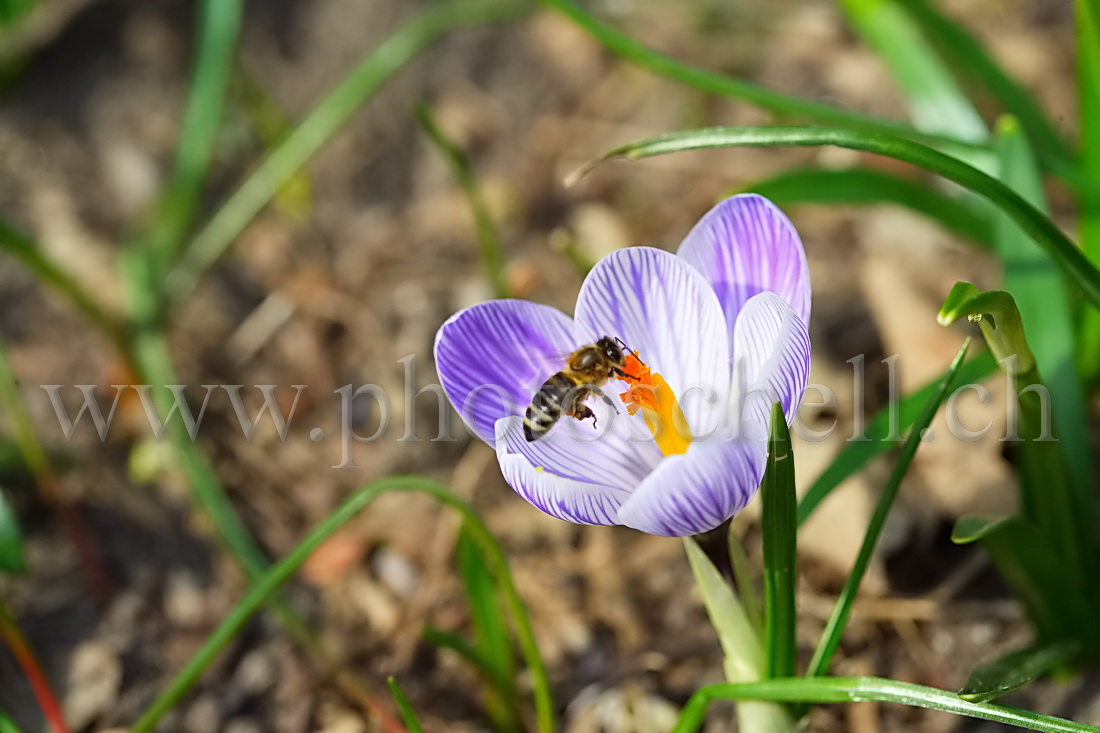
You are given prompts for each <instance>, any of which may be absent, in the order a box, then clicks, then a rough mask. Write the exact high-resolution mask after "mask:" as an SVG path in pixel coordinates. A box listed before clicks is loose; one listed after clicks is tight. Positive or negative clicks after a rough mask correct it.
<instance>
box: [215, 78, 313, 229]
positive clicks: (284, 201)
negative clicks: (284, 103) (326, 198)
mask: <svg viewBox="0 0 1100 733" xmlns="http://www.w3.org/2000/svg"><path fill="white" fill-rule="evenodd" d="M234 82H235V84H234V86H235V91H236V94H235V99H237V100H239V103H240V105H241V107H242V109H243V110H244V112H245V114H247V115H248V121H249V123H250V124H251V126H252V129H253V131H254V132H255V134H256V137H257V138H258V139H259V141H260V144H261V145H262V146H263V149H264V150H265V151H266V150H271V149H272V148H275V147H276V146H278V144H279V143H281V142H282V141H283V138H285V137H286V136H287V135H289V134H290V131H291V130H293V129H294V125H293V121H292V120H291V119H290V117H289V116H288V115H287V113H286V112H285V111H284V110H283V108H282V107H281V106H280V105H279V102H278V101H277V100H276V99H275V97H274V96H273V95H272V94H271V93H270V92H269V91H268V90H267V89H266V88H265V87H264V85H263V84H261V83H260V81H259V80H258V79H256V78H255V77H254V76H252V75H251V74H249V73H248V71H247V70H245V69H242V68H238V69H237V73H236V76H235V77H234ZM272 205H273V206H274V208H275V209H276V210H278V212H279V213H280V214H282V215H283V216H284V217H286V218H287V219H288V220H290V221H292V222H295V223H298V222H302V221H305V220H306V219H308V218H309V216H310V214H311V213H312V212H313V183H312V181H311V180H310V177H309V170H308V169H307V168H299V169H298V170H297V171H296V172H295V173H294V175H292V176H291V177H290V178H289V179H288V180H287V182H286V183H284V184H283V185H282V186H280V187H279V189H278V190H277V191H276V192H275V194H274V195H273V197H272Z"/></svg>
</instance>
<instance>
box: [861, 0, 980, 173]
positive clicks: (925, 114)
mask: <svg viewBox="0 0 1100 733" xmlns="http://www.w3.org/2000/svg"><path fill="white" fill-rule="evenodd" d="M840 6H841V7H842V8H843V9H844V11H845V14H846V15H847V16H848V19H849V21H851V23H852V25H853V26H854V27H855V29H856V31H857V32H858V33H859V34H860V35H861V36H862V37H863V40H864V41H866V42H867V44H868V45H869V46H871V47H872V48H873V49H874V50H875V52H876V53H878V55H879V56H880V57H882V59H883V60H884V61H885V62H886V64H887V65H888V66H889V67H890V70H891V71H892V72H893V74H894V78H895V79H896V80H897V82H898V85H899V86H900V87H901V90H902V93H903V95H904V97H905V101H906V104H907V106H908V107H909V117H910V119H912V120H913V125H914V126H915V127H916V128H917V129H918V130H923V131H925V132H932V133H939V134H946V135H951V136H952V137H958V138H961V139H963V140H969V141H971V142H984V141H985V140H987V139H988V138H989V131H988V130H987V129H986V126H985V123H984V122H983V121H982V118H981V117H980V116H979V115H978V113H977V111H975V109H974V106H973V105H972V104H970V101H969V100H967V98H966V96H965V95H964V94H963V93H962V90H961V89H959V87H958V85H957V84H956V83H955V80H954V78H952V76H951V73H950V72H949V71H948V70H947V68H946V67H945V66H944V65H943V64H942V63H941V62H940V59H939V57H938V56H937V55H936V53H935V51H934V50H933V49H932V48H931V47H930V46H929V45H928V42H927V41H926V40H925V38H924V36H923V34H922V33H921V31H920V29H919V27H918V26H917V25H916V23H915V22H914V21H913V19H912V18H911V17H910V16H909V15H908V14H907V13H906V12H905V10H904V9H903V8H902V7H901V6H900V5H899V4H898V3H897V2H895V0H840ZM960 157H961V156H960Z"/></svg>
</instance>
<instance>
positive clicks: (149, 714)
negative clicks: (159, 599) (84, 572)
mask: <svg viewBox="0 0 1100 733" xmlns="http://www.w3.org/2000/svg"><path fill="white" fill-rule="evenodd" d="M404 491H419V492H422V493H425V494H427V495H429V496H431V497H432V498H434V499H435V500H437V501H439V502H441V503H442V504H445V505H447V506H448V507H450V508H452V509H454V510H456V511H457V512H459V513H460V514H461V515H462V518H463V520H464V521H465V522H466V526H467V529H468V531H469V532H470V534H471V536H472V537H473V539H474V540H475V541H476V542H477V543H478V546H479V547H480V548H481V551H482V552H483V553H484V558H485V562H486V563H487V565H488V566H489V569H490V571H491V572H492V573H493V577H494V578H495V580H496V582H497V583H498V584H499V586H500V591H501V595H502V597H503V598H504V600H505V603H506V604H507V606H508V612H509V614H510V615H511V616H512V622H513V623H514V624H515V628H516V635H517V637H518V639H519V644H520V649H521V650H522V651H523V656H524V659H525V661H526V662H527V669H528V672H529V673H530V675H531V682H532V686H533V688H534V695H535V715H536V719H537V721H538V730H539V732H540V733H553V731H554V704H553V700H552V698H551V697H550V683H549V678H548V677H547V674H546V667H545V666H544V665H543V663H542V657H541V656H540V655H539V651H538V643H537V642H536V640H535V635H534V631H533V629H532V628H531V619H530V616H529V615H528V614H527V609H526V608H525V607H524V604H523V600H522V599H521V598H520V597H519V594H518V593H517V591H516V587H515V584H514V583H513V581H512V576H511V572H510V571H509V569H508V561H507V559H506V558H505V557H504V553H503V551H502V550H501V549H500V545H499V544H498V543H497V541H496V539H495V538H494V537H493V535H492V533H491V532H490V531H489V529H488V528H487V527H486V526H485V524H484V522H483V521H482V520H481V518H480V517H479V516H478V514H477V512H476V510H475V509H474V508H473V507H472V506H471V505H470V504H469V503H467V502H466V501H464V500H463V499H461V498H459V497H458V496H456V495H455V494H454V493H453V492H451V490H450V489H448V488H447V487H446V486H444V485H443V484H440V483H438V482H436V481H432V480H431V479H428V478H423V477H420V476H391V477H389V478H384V479H380V480H378V481H375V482H373V483H371V484H368V485H367V486H364V487H363V488H361V489H359V490H358V491H356V492H355V493H353V494H352V495H351V496H350V497H348V498H347V499H346V500H345V501H344V503H343V504H341V505H340V506H339V507H337V508H336V509H335V510H334V511H333V512H332V513H331V514H329V515H328V516H327V517H326V518H325V519H324V520H322V521H321V523H320V524H318V525H317V527H316V528H314V529H313V530H312V531H311V532H310V533H309V534H307V535H306V537H305V538H304V539H303V540H302V541H301V542H300V543H298V545H297V546H296V547H295V548H294V549H293V550H291V551H290V553H288V554H287V555H286V556H285V557H284V558H283V559H281V560H280V561H279V562H277V563H275V565H273V566H272V567H271V568H270V569H269V570H268V571H267V572H265V573H264V574H263V576H262V577H260V578H259V579H258V580H257V582H255V583H254V584H253V585H252V587H251V588H250V589H249V591H248V593H247V595H245V597H244V598H243V599H242V600H241V601H240V602H239V603H238V604H237V605H236V606H234V608H233V610H232V611H230V612H229V613H228V614H227V615H226V616H225V618H223V619H222V622H221V623H220V624H219V625H218V627H217V628H216V629H214V631H213V633H211V634H210V636H209V637H208V638H207V640H206V641H205V642H204V643H203V645H202V647H200V648H199V650H198V651H197V652H196V653H195V654H194V656H192V657H191V659H190V660H189V661H188V662H187V664H186V665H184V667H183V669H182V670H180V671H179V673H177V674H176V676H175V677H174V678H173V679H172V682H171V683H170V684H169V685H168V687H167V688H166V689H165V690H164V691H163V692H162V693H161V694H160V695H159V696H158V697H157V699H156V700H154V701H153V703H152V704H151V705H150V706H149V707H148V708H147V709H146V710H145V712H144V713H143V714H142V715H141V717H140V718H139V719H138V721H137V722H136V723H135V724H134V725H133V726H132V727H131V728H130V731H131V733H149V731H151V730H152V729H153V728H154V727H155V726H156V725H157V723H158V722H159V721H160V719H161V718H163V717H164V714H165V713H167V712H168V711H169V710H171V709H172V707H174V706H175V705H176V703H177V702H179V700H180V699H181V698H182V697H183V696H184V695H185V694H186V693H187V691H188V690H190V689H191V687H192V686H194V684H195V682H197V681H198V679H199V677H201V676H202V673H203V672H204V671H205V670H206V669H207V668H208V667H209V666H210V665H211V664H212V663H213V662H214V660H215V659H217V658H218V656H219V655H220V654H221V652H222V651H223V650H224V649H225V647H226V646H227V645H228V644H229V643H230V642H231V641H232V640H233V639H234V638H235V637H236V635H237V634H238V633H239V632H240V630H241V629H242V628H243V627H244V625H245V624H246V623H248V620H249V619H251V618H252V616H253V615H255V614H256V612H257V611H259V610H260V608H262V607H263V605H264V604H265V603H267V602H268V601H269V600H270V599H271V598H272V596H274V595H275V593H276V592H277V591H278V590H279V588H280V587H282V585H283V584H284V583H286V582H287V581H288V580H289V579H290V578H291V577H292V576H293V575H294V573H295V572H297V570H298V568H300V567H301V565H302V563H304V562H305V561H306V559H307V558H308V557H309V556H310V554H312V553H313V551H314V550H316V549H317V548H318V547H319V546H320V545H321V543H323V542H324V541H325V540H326V539H328V538H329V537H331V536H332V534H333V533H334V532H336V531H337V530H338V529H340V527H342V526H343V525H344V524H345V523H347V522H348V521H349V520H350V519H352V518H353V517H354V516H355V515H357V514H358V513H359V512H360V511H361V510H362V509H363V508H364V507H366V506H367V505H368V504H370V502H371V501H373V500H374V499H375V498H376V497H377V496H379V495H381V494H385V493H388V492H404Z"/></svg>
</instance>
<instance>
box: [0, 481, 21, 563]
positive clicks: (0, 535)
mask: <svg viewBox="0 0 1100 733" xmlns="http://www.w3.org/2000/svg"><path fill="white" fill-rule="evenodd" d="M0 572H4V573H11V574H13V575H22V574H23V573H25V572H27V561H26V558H25V557H24V556H23V535H22V533H21V532H20V531H19V521H18V520H17V519H16V517H15V512H14V511H13V510H12V507H11V504H9V503H8V499H7V497H6V496H5V495H4V492H3V491H2V490H0Z"/></svg>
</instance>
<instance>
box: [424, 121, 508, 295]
mask: <svg viewBox="0 0 1100 733" xmlns="http://www.w3.org/2000/svg"><path fill="white" fill-rule="evenodd" d="M416 119H417V121H418V122H419V123H420V126H421V127H422V128H424V132H425V133H427V135H428V139H429V140H431V141H432V143H433V144H434V145H435V147H436V149H437V150H438V151H439V153H440V154H441V155H442V156H443V158H444V160H446V161H447V166H448V167H449V168H450V169H451V174H452V175H454V177H455V180H456V181H457V182H458V185H459V187H460V188H461V189H462V193H463V194H464V195H465V196H466V202H467V203H468V204H469V206H470V212H471V213H472V214H473V216H474V226H475V227H476V229H477V243H478V249H479V250H480V251H481V266H482V268H484V270H485V274H486V275H487V276H488V278H489V284H490V285H491V286H492V288H493V296H494V297H496V298H508V297H510V296H511V293H509V292H508V281H507V278H505V276H504V250H503V247H502V246H501V243H500V235H499V234H498V233H497V228H496V226H495V225H494V224H493V218H492V217H491V216H490V215H489V208H488V207H487V206H486V205H485V200H484V199H483V198H482V196H481V192H480V191H479V190H478V187H477V181H475V180H474V172H473V169H472V168H471V167H470V161H469V160H468V159H467V158H466V155H465V153H463V152H462V150H461V149H459V147H458V146H457V145H456V144H455V143H454V142H453V141H452V140H451V139H450V138H448V137H447V135H446V134H445V133H444V132H443V130H441V129H440V127H439V125H438V124H437V123H436V121H435V115H433V114H432V111H431V109H429V108H428V107H427V106H426V105H423V104H421V105H418V106H417V108H416Z"/></svg>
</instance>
